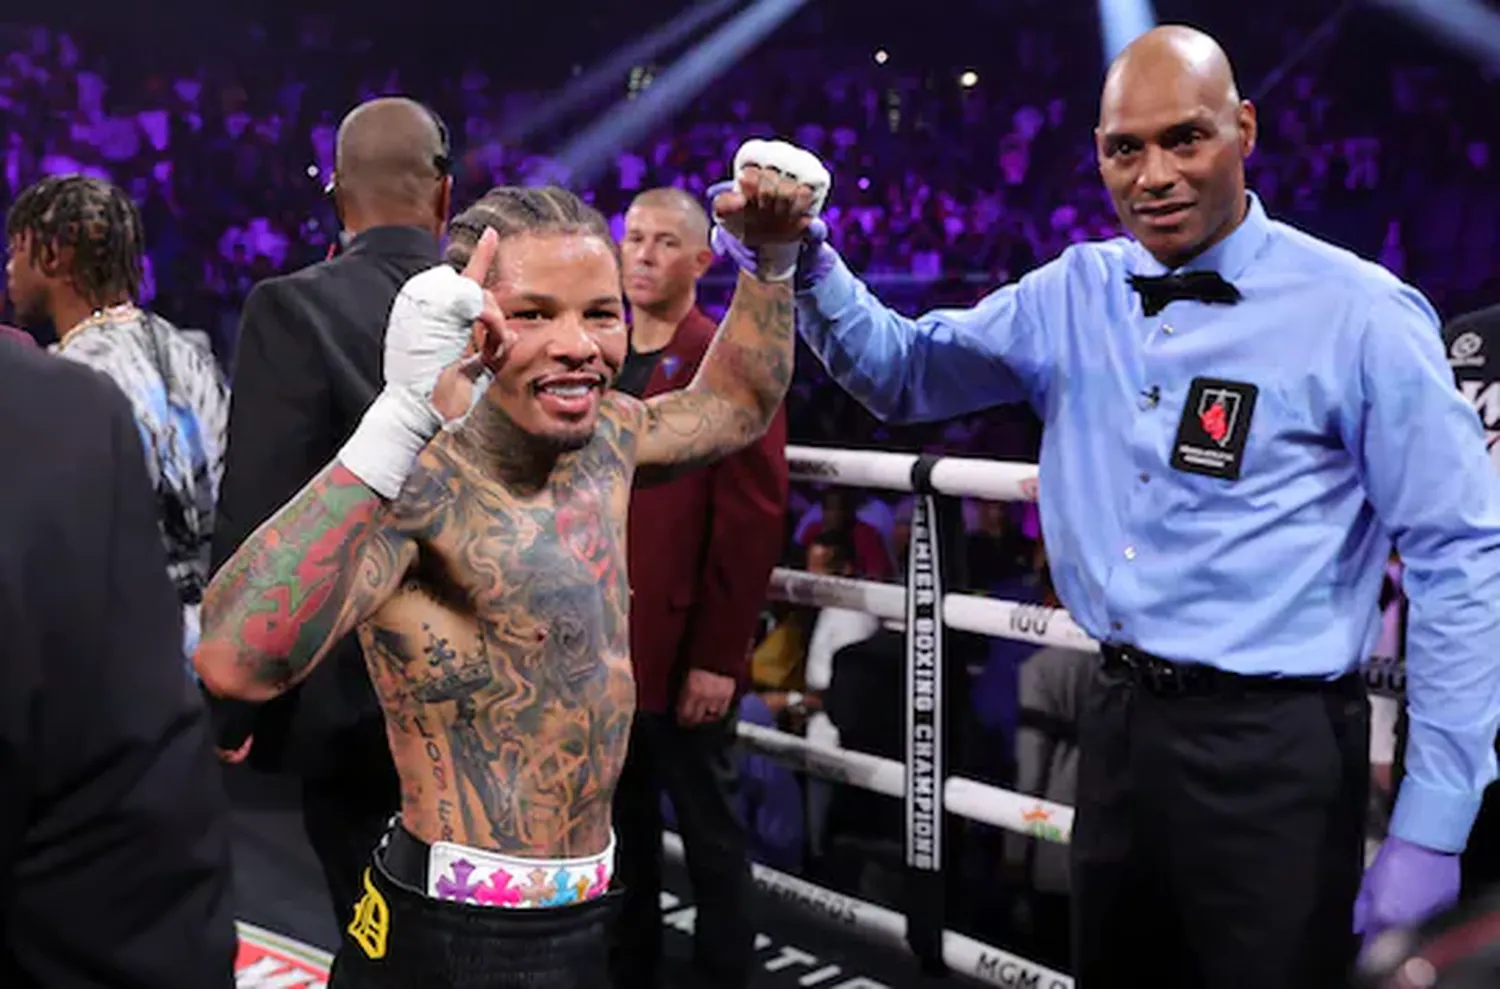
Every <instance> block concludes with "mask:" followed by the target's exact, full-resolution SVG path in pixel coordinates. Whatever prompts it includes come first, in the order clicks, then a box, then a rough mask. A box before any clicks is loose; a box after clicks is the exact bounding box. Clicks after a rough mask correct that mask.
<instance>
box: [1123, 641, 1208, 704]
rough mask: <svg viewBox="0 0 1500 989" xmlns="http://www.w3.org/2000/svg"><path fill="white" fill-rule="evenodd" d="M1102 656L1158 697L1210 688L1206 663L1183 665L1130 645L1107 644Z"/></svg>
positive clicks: (1183, 694) (1185, 693)
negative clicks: (1200, 665)
mask: <svg viewBox="0 0 1500 989" xmlns="http://www.w3.org/2000/svg"><path fill="white" fill-rule="evenodd" d="M1104 660H1105V664H1106V665H1107V666H1113V667H1115V668H1116V669H1118V670H1120V671H1121V672H1123V673H1124V674H1125V675H1126V676H1128V677H1129V678H1130V680H1131V681H1132V682H1134V683H1135V684H1137V685H1138V686H1140V687H1142V688H1144V689H1145V690H1148V691H1150V692H1151V693H1152V694H1155V695H1156V696H1158V697H1183V696H1186V695H1189V694H1201V693H1204V692H1206V691H1210V690H1212V689H1213V686H1214V683H1213V673H1214V672H1215V671H1214V670H1212V669H1209V668H1208V667H1199V666H1185V665H1183V664H1181V663H1173V662H1170V661H1168V660H1165V659H1162V658H1161V657H1159V656H1153V655H1151V654H1150V653H1145V652H1141V651H1140V650H1139V649H1134V648H1131V647H1130V646H1106V647H1105V648H1104Z"/></svg>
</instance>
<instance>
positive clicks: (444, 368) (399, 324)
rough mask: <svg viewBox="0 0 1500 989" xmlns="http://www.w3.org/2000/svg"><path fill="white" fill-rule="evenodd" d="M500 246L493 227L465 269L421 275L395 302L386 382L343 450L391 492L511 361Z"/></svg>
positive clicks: (442, 268)
mask: <svg viewBox="0 0 1500 989" xmlns="http://www.w3.org/2000/svg"><path fill="white" fill-rule="evenodd" d="M498 245H499V238H498V237H497V236H496V234H495V232H494V231H493V230H486V231H485V232H484V236H482V237H480V239H479V243H478V244H477V245H476V246H475V248H474V254H473V256H472V257H471V258H470V259H469V263H468V265H466V266H465V267H464V270H463V271H462V272H461V273H460V272H457V271H454V270H453V268H452V267H450V266H448V265H445V264H443V265H438V266H436V267H433V268H429V269H428V270H426V271H424V272H421V273H420V274H417V275H413V276H412V277H411V278H410V279H409V280H408V281H407V282H406V284H405V285H403V286H402V288H401V292H400V293H399V294H398V295H397V296H396V301H395V303H394V304H393V305H392V306H391V315H390V320H389V322H388V324H387V327H386V334H385V367H384V370H385V388H384V390H382V391H381V393H380V394H379V395H377V396H376V397H375V401H374V402H373V403H372V404H371V405H370V407H369V409H367V410H366V411H365V414H364V417H363V418H362V419H361V420H360V423H359V426H358V427H357V428H356V429H355V430H354V435H353V436H351V437H350V438H349V440H348V442H347V443H345V444H344V447H343V449H341V450H340V451H339V455H338V460H339V462H340V463H342V464H343V465H344V467H346V468H347V469H348V470H349V472H350V473H352V474H354V475H355V476H356V477H358V478H359V479H360V480H361V481H364V482H365V483H366V484H367V485H369V486H370V488H371V490H373V491H375V492H376V493H377V494H379V495H380V496H381V497H383V498H387V499H393V498H395V497H396V496H397V495H398V494H400V492H401V486H402V485H403V484H405V483H406V478H407V475H408V474H410V473H411V469H412V466H413V465H414V464H415V463H416V461H417V455H418V454H419V453H420V452H421V451H422V448H423V447H424V446H426V445H427V443H428V441H429V440H431V439H432V437H433V436H435V435H436V434H437V432H438V430H440V429H442V428H443V426H444V424H445V423H448V424H450V425H451V424H453V423H457V422H462V421H463V418H464V417H465V416H467V415H468V413H469V410H470V409H472V408H473V407H474V404H475V403H476V402H477V401H478V400H479V397H480V396H481V395H483V394H484V390H485V388H486V387H487V386H488V383H489V380H490V379H491V377H492V375H493V374H494V371H495V370H496V369H497V368H498V367H499V366H500V362H501V361H502V360H503V359H504V355H505V351H506V348H507V343H508V339H509V337H508V334H509V332H510V331H508V330H507V329H506V327H505V318H504V316H503V314H502V313H501V311H500V307H499V305H498V304H497V303H496V302H495V298H494V296H493V295H492V294H491V293H490V292H489V291H488V290H487V289H485V288H484V284H485V282H486V281H487V278H488V275H489V273H490V271H491V270H492V269H493V267H494V264H495V252H496V250H497V249H498Z"/></svg>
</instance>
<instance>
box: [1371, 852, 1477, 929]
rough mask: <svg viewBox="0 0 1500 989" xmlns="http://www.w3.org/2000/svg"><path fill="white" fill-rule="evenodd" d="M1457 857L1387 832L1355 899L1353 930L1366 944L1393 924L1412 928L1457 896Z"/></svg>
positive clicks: (1452, 902)
mask: <svg viewBox="0 0 1500 989" xmlns="http://www.w3.org/2000/svg"><path fill="white" fill-rule="evenodd" d="M1458 891H1459V870H1458V856H1457V855H1454V854H1450V853H1447V852H1435V851H1433V850H1432V849H1430V848H1423V847H1422V846H1421V845H1414V844H1412V843H1411V842H1409V841H1402V840H1401V839H1400V838H1397V837H1395V836H1391V837H1389V838H1386V840H1385V844H1383V845H1382V846H1381V847H1380V854H1378V855H1376V856H1375V864H1374V865H1372V866H1370V868H1369V870H1368V871H1367V872H1366V873H1365V881H1364V883H1363V884H1362V885H1361V886H1360V889H1359V898H1358V899H1356V900H1355V901H1354V933H1356V934H1363V935H1364V936H1365V947H1366V948H1368V947H1369V946H1370V942H1371V941H1373V940H1374V939H1375V938H1376V937H1378V936H1379V935H1380V934H1381V933H1383V932H1384V931H1387V930H1389V929H1391V928H1393V927H1415V926H1417V925H1418V924H1421V923H1422V922H1423V921H1425V920H1427V919H1428V918H1429V917H1431V916H1433V915H1434V914H1436V913H1439V912H1441V911H1443V910H1446V909H1447V908H1448V907H1451V906H1452V905H1453V904H1454V903H1456V902H1457V901H1458Z"/></svg>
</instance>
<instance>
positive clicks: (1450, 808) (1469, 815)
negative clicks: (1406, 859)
mask: <svg viewBox="0 0 1500 989" xmlns="http://www.w3.org/2000/svg"><path fill="white" fill-rule="evenodd" d="M1483 801H1484V794H1482V793H1479V794H1470V793H1457V792H1455V791H1453V790H1440V789H1437V788H1436V787H1432V786H1427V785H1426V784H1423V783H1421V782H1420V781H1418V780H1415V779H1412V778H1411V777H1410V776H1408V777H1407V778H1406V779H1404V780H1402V781H1401V793H1400V795H1399V796H1397V798H1396V809H1395V812H1394V813H1392V815H1391V826H1390V828H1389V833H1390V834H1392V835H1395V836H1396V837H1397V838H1400V839H1402V840H1403V841H1409V842H1411V843H1412V844H1414V845H1421V846H1422V847H1423V848H1428V849H1431V850H1432V851H1434V852H1448V853H1457V852H1461V851H1463V850H1464V846H1465V845H1467V844H1468V843H1469V832H1470V831H1471V830H1472V829H1473V827H1474V819H1475V818H1477V817H1478V816H1479V806H1480V804H1481V803H1483Z"/></svg>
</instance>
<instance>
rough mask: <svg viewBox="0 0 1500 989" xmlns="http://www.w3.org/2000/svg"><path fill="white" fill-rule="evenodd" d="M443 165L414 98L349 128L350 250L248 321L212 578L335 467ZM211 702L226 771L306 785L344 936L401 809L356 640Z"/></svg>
mask: <svg viewBox="0 0 1500 989" xmlns="http://www.w3.org/2000/svg"><path fill="white" fill-rule="evenodd" d="M449 154H450V150H449V147H448V135H447V130H446V128H445V127H444V126H443V124H442V122H441V120H439V119H438V117H437V116H436V115H435V114H433V113H432V112H431V111H430V110H428V109H427V108H426V107H424V106H422V105H421V104H420V103H416V102H414V101H412V100H408V99H400V98H383V99H377V100H373V101H371V102H368V103H365V104H362V105H360V106H359V107H356V108H355V109H354V110H353V111H352V112H351V113H350V114H349V115H348V116H347V117H345V118H344V121H343V123H342V124H341V125H340V127H339V132H338V143H337V150H336V157H335V166H334V181H333V185H332V190H331V191H332V195H333V199H334V204H335V206H336V208H337V210H338V214H339V222H340V224H341V226H342V228H343V239H344V246H343V250H342V251H341V252H340V253H339V254H338V255H337V256H335V257H333V258H330V259H329V260H327V261H324V262H322V263H320V264H315V265H312V266H311V267H308V268H304V269H303V270H301V271H298V272H295V273H293V274H290V275H285V276H282V277H279V278H271V279H267V280H266V281H263V282H261V283H260V284H259V285H257V286H255V288H254V289H253V290H252V291H251V293H250V296H249V298H247V299H246V300H245V308H244V312H243V313H242V314H241V317H240V335H239V345H238V351H237V354H236V358H235V367H234V383H233V400H232V404H231V406H230V413H229V444H228V455H227V458H226V463H225V470H224V480H223V482H222V485H221V489H220V495H219V515H218V520H217V524H216V525H215V527H214V542H213V566H214V568H215V569H217V568H218V567H219V566H220V565H222V564H223V562H224V561H225V560H227V559H228V558H229V557H230V556H231V555H232V554H233V553H234V551H235V550H236V549H237V548H238V547H239V545H240V544H241V543H242V542H244V541H245V539H246V538H248V537H249V536H250V534H251V533H252V532H254V531H255V529H256V528H257V527H258V526H259V525H260V524H261V523H262V522H263V521H265V520H266V519H267V518H269V517H270V516H271V514H272V513H273V512H275V510H276V509H277V508H279V507H280V506H281V505H282V504H283V503H285V502H286V501H287V500H288V499H290V498H291V497H292V496H293V495H294V494H296V493H297V491H299V490H300V489H301V488H302V486H303V485H304V484H306V483H307V481H308V480H310V479H311V478H312V476H313V475H314V474H316V473H317V472H318V471H319V470H320V469H322V467H323V466H324V465H325V464H327V463H328V462H329V461H330V460H332V459H333V457H334V455H335V454H336V453H337V452H338V450H339V447H340V446H341V445H342V444H343V442H344V441H345V440H346V439H348V437H349V434H350V433H352V432H353V431H354V427H355V425H356V424H357V423H358V422H359V420H360V417H361V416H362V415H363V414H364V412H365V409H366V408H367V407H368V406H369V404H370V403H371V402H372V401H373V400H374V398H375V395H376V394H377V393H378V392H379V391H380V388H381V384H382V377H381V366H380V365H381V353H382V347H383V345H384V339H385V327H386V318H387V317H388V315H389V314H390V309H391V304H392V302H394V301H395V298H396V293H397V291H398V290H399V289H400V288H401V286H402V284H404V283H405V282H406V280H407V279H408V278H410V277H411V276H412V275H415V274H417V273H418V272H420V271H424V270H426V269H427V268H430V267H432V266H433V265H435V264H437V263H438V262H439V261H440V260H441V258H440V255H439V249H438V239H439V237H441V235H442V231H443V227H444V225H445V223H446V221H447V217H448V209H449V201H450V196H451V192H452V179H451V178H450V177H449V175H448V170H449V160H448V159H449ZM216 705H217V706H218V708H219V711H220V730H219V745H220V748H221V750H222V751H223V753H224V755H225V757H226V759H228V760H229V761H238V760H240V759H244V758H246V757H247V756H248V758H249V759H250V761H251V764H252V765H254V766H256V767H257V768H260V769H265V770H268V771H282V772H293V773H296V774H297V775H300V776H301V777H302V780H303V787H302V791H303V807H302V812H303V824H304V826H305V828H306V831H307V836H308V839H309V841H310V842H311V844H312V847H313V851H314V852H315V853H316V854H317V856H318V860H319V862H320V863H321V864H322V866H323V872H324V876H325V878H326V879H327V882H328V889H329V893H330V895H331V896H332V897H333V904H334V909H335V911H336V912H337V913H338V917H339V920H340V925H341V926H343V925H347V923H348V922H349V919H350V911H351V910H352V909H353V906H354V903H355V901H356V900H357V899H358V898H359V896H358V893H359V887H358V878H359V875H360V873H361V872H362V871H363V869H364V868H365V866H366V864H367V863H368V861H369V857H370V852H371V850H372V849H373V848H374V847H375V843H376V840H377V839H378V837H379V836H380V834H381V833H382V832H383V830H384V828H385V825H386V823H387V822H388V821H389V819H390V816H391V815H392V814H394V813H395V812H396V810H397V809H398V805H399V799H400V796H399V792H398V787H397V782H396V774H395V769H394V767H393V766H392V764H391V756H390V750H389V747H388V746H387V745H386V741H385V727H384V722H383V721H382V719H381V715H380V709H379V706H378V705H377V703H376V701H375V694H374V692H373V690H372V689H371V687H370V683H369V676H368V674H367V672H366V670H365V664H364V658H363V656H362V655H361V653H360V650H359V645H358V643H357V642H355V641H354V639H353V638H352V637H351V638H349V639H348V640H346V641H345V642H343V643H341V644H340V646H339V648H338V649H337V651H336V652H335V653H334V654H333V655H331V656H330V657H329V659H328V661H327V662H325V663H324V664H323V665H322V666H321V667H320V668H319V669H318V670H317V671H316V672H315V673H314V674H313V675H312V676H311V677H309V678H308V680H307V681H306V682H305V683H304V684H303V685H302V687H301V688H300V689H299V690H298V691H296V692H294V693H291V694H288V695H286V696H284V697H282V698H279V699H277V700H275V701H272V702H270V703H269V704H267V705H265V706H264V707H263V708H260V709H258V710H254V711H251V710H248V709H246V708H244V707H243V706H235V705H232V704H226V703H224V702H216Z"/></svg>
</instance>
